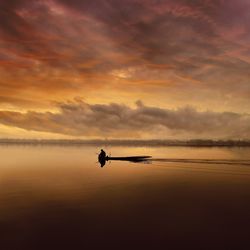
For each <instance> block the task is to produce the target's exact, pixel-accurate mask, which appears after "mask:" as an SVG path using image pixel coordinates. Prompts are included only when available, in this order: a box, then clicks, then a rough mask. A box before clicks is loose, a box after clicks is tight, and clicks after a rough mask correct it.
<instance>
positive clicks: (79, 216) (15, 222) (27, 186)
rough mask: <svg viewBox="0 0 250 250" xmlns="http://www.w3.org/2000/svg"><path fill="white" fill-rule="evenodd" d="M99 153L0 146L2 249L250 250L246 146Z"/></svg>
mask: <svg viewBox="0 0 250 250" xmlns="http://www.w3.org/2000/svg"><path fill="white" fill-rule="evenodd" d="M99 149H100V148H97V147H87V146H82V147H74V146H72V147H63V146H13V145H12V146H0V242H1V249H4V250H7V249H24V250H27V249H83V248H84V247H86V248H87V249H97V248H100V247H104V248H106V247H109V248H113V249H121V248H126V249H140V248H141V247H145V246H147V247H151V248H152V249H162V247H163V246H165V248H167V247H168V248H169V249H173V248H181V249H183V247H190V248H196V249H246V248H245V247H246V244H248V241H249V235H250V230H249V226H250V149H249V148H198V147H197V148H191V147H190V148H189V147H164V148H163V147H153V148H150V147H143V148H142V147H108V148H105V149H106V151H107V153H108V154H110V153H111V155H112V156H131V155H151V156H152V160H151V161H149V162H145V163H132V162H123V161H111V162H107V163H106V165H105V166H104V167H103V168H101V167H100V166H99V163H98V162H97V153H98V151H99ZM165 248H164V249H165Z"/></svg>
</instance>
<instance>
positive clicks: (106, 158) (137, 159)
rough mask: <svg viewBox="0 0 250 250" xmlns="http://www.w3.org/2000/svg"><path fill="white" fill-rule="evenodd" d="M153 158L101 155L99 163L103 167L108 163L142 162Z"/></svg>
mask: <svg viewBox="0 0 250 250" xmlns="http://www.w3.org/2000/svg"><path fill="white" fill-rule="evenodd" d="M150 158H151V156H125V157H112V156H105V155H101V154H99V156H98V161H99V162H100V163H101V165H104V164H105V162H106V161H131V162H142V161H147V160H149V159H150Z"/></svg>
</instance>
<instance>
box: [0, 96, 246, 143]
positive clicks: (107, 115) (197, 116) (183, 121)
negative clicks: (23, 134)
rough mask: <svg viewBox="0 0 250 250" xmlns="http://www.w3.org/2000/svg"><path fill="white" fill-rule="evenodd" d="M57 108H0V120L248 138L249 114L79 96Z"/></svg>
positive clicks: (77, 132) (65, 130)
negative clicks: (94, 100) (106, 101)
mask: <svg viewBox="0 0 250 250" xmlns="http://www.w3.org/2000/svg"><path fill="white" fill-rule="evenodd" d="M58 107H59V112H58V113H52V112H45V113H41V112H26V113H20V112H12V111H0V123H1V124H4V125H8V126H13V127H18V128H22V129H25V130H32V131H42V132H51V133H57V134H63V135H70V136H75V137H84V138H94V137H95V138H96V137H99V138H161V139H164V138H166V139H168V138H178V139H186V138H188V139H192V138H213V139H214V138H215V139H218V138H220V139H221V138H223V139H249V138H250V115H249V114H238V113H232V112H223V113H216V112H212V111H206V112H198V111H197V110H195V109H194V108H191V107H184V108H180V109H176V110H171V109H161V108H158V107H150V106H147V105H144V104H143V103H142V102H141V101H138V102H137V103H136V107H135V108H131V107H129V106H126V105H123V104H117V103H110V104H105V105H104V104H88V103H86V102H83V101H82V100H75V101H73V102H66V103H60V104H58Z"/></svg>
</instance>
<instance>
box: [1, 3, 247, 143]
mask: <svg viewBox="0 0 250 250" xmlns="http://www.w3.org/2000/svg"><path fill="white" fill-rule="evenodd" d="M249 24H250V1H249V0H237V1H236V0H105V1H104V0H8V1H6V0H0V138H38V139H41V138H52V139H53V138H63V139H64V138H77V139H79V138H81V139H85V138H87V139H89V138H103V139H104V138H105V139H106V138H110V139H111V138H112V139H113V138H119V139H122V138H126V139H128V138H130V139H134V138H137V139H144V138H145V139H151V138H154V139H159V138H160V139H194V138H195V139H197V138H199V139H203V138H206V139H250V108H249V107H250V25H249Z"/></svg>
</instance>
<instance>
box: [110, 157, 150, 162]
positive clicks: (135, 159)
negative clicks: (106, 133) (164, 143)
mask: <svg viewBox="0 0 250 250" xmlns="http://www.w3.org/2000/svg"><path fill="white" fill-rule="evenodd" d="M150 158H151V156H126V157H111V156H106V161H111V160H113V161H132V162H140V161H146V160H149V159H150Z"/></svg>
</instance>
